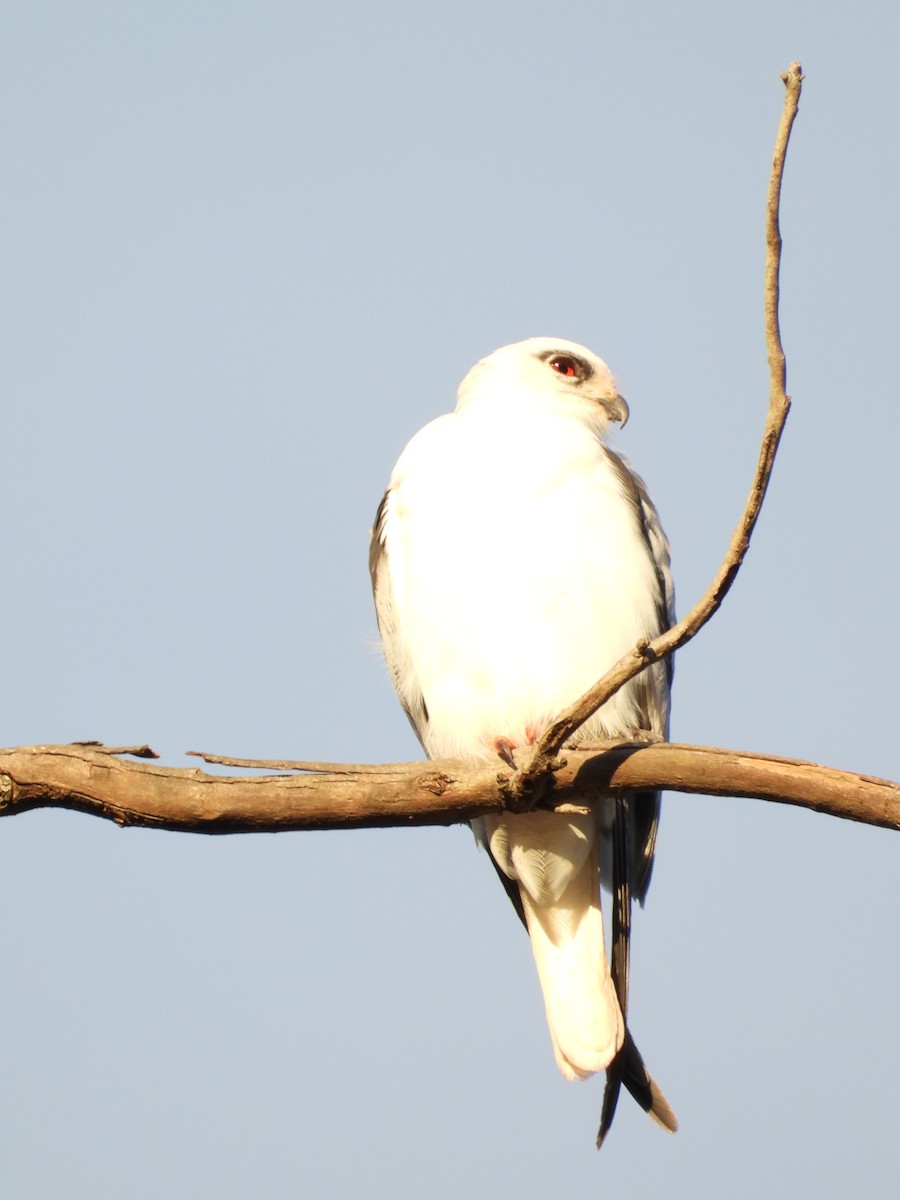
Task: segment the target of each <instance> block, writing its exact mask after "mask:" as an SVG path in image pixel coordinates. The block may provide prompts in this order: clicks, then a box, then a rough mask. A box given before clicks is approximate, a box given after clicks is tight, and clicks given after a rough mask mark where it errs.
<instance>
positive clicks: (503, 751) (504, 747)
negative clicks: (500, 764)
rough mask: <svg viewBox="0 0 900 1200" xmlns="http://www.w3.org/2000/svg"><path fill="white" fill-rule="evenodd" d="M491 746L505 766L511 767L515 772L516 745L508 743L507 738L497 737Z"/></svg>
mask: <svg viewBox="0 0 900 1200" xmlns="http://www.w3.org/2000/svg"><path fill="white" fill-rule="evenodd" d="M491 744H492V745H493V747H494V750H495V751H496V752H497V754H498V755H499V756H500V758H502V759H503V761H504V762H505V763H506V765H507V766H508V767H512V769H513V770H514V771H515V770H516V759H515V749H516V743H515V742H512V741H510V740H509V738H507V737H497V738H494V740H493V742H492V743H491Z"/></svg>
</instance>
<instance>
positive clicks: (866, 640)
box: [0, 0, 900, 1200]
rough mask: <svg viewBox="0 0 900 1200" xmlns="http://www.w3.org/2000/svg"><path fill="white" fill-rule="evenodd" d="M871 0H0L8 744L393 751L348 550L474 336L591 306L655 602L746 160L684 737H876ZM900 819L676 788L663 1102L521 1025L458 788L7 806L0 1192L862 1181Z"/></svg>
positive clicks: (664, 980)
mask: <svg viewBox="0 0 900 1200" xmlns="http://www.w3.org/2000/svg"><path fill="white" fill-rule="evenodd" d="M898 48H900V9H898V7H897V5H896V4H895V3H894V2H893V0H884V2H883V3H865V2H864V3H854V4H849V3H848V4H839V3H832V4H822V3H818V2H817V3H813V2H810V3H791V2H790V0H778V2H775V0H756V2H755V3H753V4H752V5H751V4H727V3H717V4H716V3H690V2H689V3H681V4H677V5H675V4H666V3H662V2H661V0H657V2H655V3H635V4H632V5H630V6H623V5H621V4H606V3H599V2H597V3H559V2H556V3H549V2H543V3H533V2H527V0H526V2H522V3H512V2H507V3H499V2H496V0H480V2H479V3H477V4H476V3H471V2H470V0H461V2H458V3H456V4H455V5H453V6H452V7H451V6H437V5H427V4H422V3H418V4H414V3H400V2H395V3H384V4H376V3H370V4H366V3H362V2H361V0H360V2H358V3H354V4H350V3H340V2H338V3H330V4H328V5H324V4H315V5H314V4H307V3H293V4H288V3H284V4H276V3H268V2H265V0H263V2H258V0H257V2H254V3H187V4H175V3H170V2H165V0H155V2H154V3H152V4H150V3H71V4H48V3H43V2H40V0H28V2H20V3H17V2H15V0H4V2H3V3H2V4H0V95H2V108H3V122H2V146H0V172H2V185H0V238H2V251H3V268H2V277H3V289H2V304H3V312H2V316H0V327H2V338H3V347H2V354H0V391H2V403H3V425H2V429H3V447H2V464H3V465H2V470H0V513H2V521H0V557H2V562H3V573H4V579H5V586H4V589H3V591H4V602H3V604H4V614H5V615H4V629H5V635H4V637H3V647H2V663H3V675H4V687H3V697H2V701H0V713H2V734H0V742H2V743H3V744H6V745H10V746H12V745H27V744H32V743H40V742H48V743H49V742H63V741H70V740H72V739H77V738H99V739H102V740H104V741H106V742H108V743H111V744H116V743H131V742H138V741H149V742H150V743H151V744H152V745H153V746H154V747H155V748H156V749H157V750H158V751H160V753H161V754H162V756H163V762H165V763H168V764H171V765H186V764H187V763H188V762H189V760H186V759H184V758H183V757H182V752H183V751H184V750H186V749H189V748H200V749H207V750H212V751H217V752H220V753H228V754H236V755H250V756H257V757H262V756H289V757H301V758H326V759H327V758H331V759H343V760H347V761H390V760H398V759H408V758H413V757H418V756H419V753H420V752H419V749H418V746H417V744H416V742H415V741H414V739H413V736H412V733H411V731H410V730H409V727H408V725H407V723H406V720H405V718H404V716H403V714H402V712H401V711H400V708H399V706H398V705H397V704H396V702H395V700H394V698H393V695H392V693H391V690H390V686H389V683H388V680H387V677H386V673H385V671H384V668H383V665H382V664H381V661H380V659H379V655H378V653H377V650H376V648H375V647H376V635H375V623H374V619H373V615H372V609H371V599H370V595H369V584H368V575H367V570H366V553H367V543H368V531H369V527H370V523H371V520H372V517H373V514H374V510H375V506H376V504H377V502H378V500H379V498H380V496H381V493H382V490H383V488H384V486H385V483H386V481H387V478H388V475H389V473H390V469H391V466H392V464H393V462H394V461H395V459H396V457H397V455H398V454H399V452H400V450H401V449H402V447H403V445H404V444H405V442H406V441H407V440H408V438H409V437H410V436H411V435H412V434H413V433H414V432H415V431H416V430H417V429H418V428H419V427H420V426H421V425H422V424H424V423H425V422H426V421H427V420H429V419H430V418H432V417H433V416H436V415H437V414H439V413H441V412H444V411H446V410H448V409H449V408H451V407H452V405H453V403H454V396H455V390H456V386H457V384H458V382H459V380H460V379H461V377H462V376H463V375H464V374H465V372H466V370H467V369H468V368H469V366H471V364H472V363H474V362H475V360H476V359H478V358H479V357H481V356H482V355H483V354H485V353H488V352H489V351H491V350H492V349H494V348H495V347H497V346H499V345H502V344H504V343H506V342H509V341H514V340H518V339H519V338H523V337H528V336H531V335H534V334H558V335H560V336H565V337H570V338H574V339H576V340H579V341H583V342H585V343H587V344H588V345H589V346H590V347H591V348H592V349H594V350H596V351H597V352H598V353H599V354H601V355H602V356H603V357H604V358H606V360H607V361H608V362H609V363H610V365H611V366H612V368H613V370H614V371H615V372H616V374H617V378H618V380H619V383H620V386H621V389H622V391H623V392H624V394H625V395H627V397H628V399H629V402H630V404H631V409H632V419H631V422H630V423H629V426H628V428H627V430H626V431H625V432H624V434H623V435H622V436H621V438H620V439H619V440H618V445H619V448H620V449H622V450H623V451H624V452H625V453H626V454H627V455H628V456H629V457H630V458H631V460H632V461H633V463H634V464H635V466H636V467H637V468H638V470H640V472H641V473H642V474H643V475H644V476H645V477H646V479H647V480H648V481H649V484H650V487H651V491H652V494H653V496H654V498H655V499H656V502H657V504H658V506H659V508H660V510H661V513H662V515H663V518H664V521H665V524H666V527H667V529H668V532H669V535H670V537H671V541H672V545H673V550H674V559H675V569H676V578H677V583H678V593H679V599H680V609H681V611H684V610H685V609H686V608H687V607H688V606H689V605H690V604H691V603H693V601H694V600H695V599H696V598H697V596H698V595H699V593H700V592H701V591H702V589H703V588H704V586H705V585H706V583H707V581H708V579H709V577H710V576H711V574H712V572H713V570H714V569H715V567H716V565H717V564H718V562H719V560H720V558H721V555H722V553H723V551H724V548H725V545H726V542H727V538H728V536H729V534H730V532H731V529H732V528H733V526H734V524H735V523H736V521H737V518H738V514H739V512H740V509H741V506H742V504H743V501H744V498H745V495H746V492H747V489H748V486H749V482H750V478H751V473H752V468H753V465H754V462H755V459H756V454H757V447H758V440H759V435H760V432H761V429H762V422H763V419H764V414H765V408H766V403H767V394H768V376H767V367H766V358H765V349H764V344H763V335H762V319H761V297H762V270H763V251H764V247H763V236H762V233H763V224H762V222H763V202H764V196H765V188H766V183H767V178H768V170H769V163H770V156H771V147H772V143H773V140H774V135H775V129H776V124H777V121H778V116H779V113H780V111H781V105H782V98H783V88H782V84H781V82H780V79H779V75H780V73H781V71H783V70H784V69H785V68H786V67H787V66H788V64H789V63H790V61H791V60H792V59H794V58H799V59H800V60H801V61H802V63H803V67H804V69H805V71H806V73H807V81H806V85H805V90H804V94H803V100H802V105H801V112H800V117H799V120H798V123H797V125H796V127H795V135H794V142H793V144H792V147H791V152H790V157H789V162H788V167H787V173H786V185H785V187H786V190H785V197H784V204H783V233H784V237H785V254H784V272H783V295H782V316H783V332H784V338H785V345H786V349H787V352H788V359H789V390H790V392H791V393H792V395H793V397H794V410H793V412H792V415H791V418H790V422H789V425H788V429H787V433H786V436H785V439H784V442H783V445H782V449H781V452H780V455H779V459H778V462H777V465H776V472H775V478H774V481H773V484H772V488H771V492H770V496H769V499H768V501H767V504H766V508H765V510H764V513H763V516H762V520H761V522H760V525H759V528H758V531H757V534H756V537H755V540H754V543H753V547H752V549H751V553H750V556H749V559H748V561H747V564H746V567H745V570H744V572H743V573H742V575H741V577H740V579H739V581H738V584H737V586H736V588H735V590H734V591H733V593H732V595H731V596H730V597H729V599H728V601H727V603H726V606H725V608H724V610H723V611H722V612H721V613H720V614H719V616H718V617H717V618H716V619H715V621H714V623H713V625H712V626H711V627H710V628H708V629H707V630H706V631H705V632H704V633H703V634H702V636H701V638H700V639H699V640H698V641H696V642H695V643H693V644H692V645H691V646H690V647H689V648H687V649H686V650H685V651H684V652H683V653H682V654H681V655H680V656H679V658H678V670H677V678H676V688H675V696H674V719H673V736H674V737H675V738H676V739H678V740H683V741H692V742H701V743H708V744H714V745H715V744H718V745H725V746H731V747H739V748H745V749H753V750H759V751H768V752H771V753H774V754H785V755H794V756H797V757H801V758H807V759H813V760H816V761H820V762H825V763H829V764H832V765H835V766H841V767H846V768H851V769H857V770H862V771H866V772H869V773H872V774H877V775H887V776H891V777H897V776H898V774H900V754H898V750H897V733H896V727H897V698H896V679H897V676H898V671H900V654H898V640H897V608H896V598H895V597H896V570H897V543H896V524H897V507H898V497H900V489H898V473H897V468H896V439H897V417H896V413H897V395H898V384H897V377H898V370H897V359H896V342H897V315H898V275H900V273H898V261H900V253H898V238H897V229H898V195H900V169H898V153H897V144H898V143H897V138H898V125H900V74H898V71H897V56H898ZM898 851H900V841H898V839H897V837H896V836H895V835H891V834H889V833H887V832H884V831H879V830H874V829H868V828H865V827H862V826H854V825H851V824H848V823H842V822H839V821H836V820H833V819H830V818H828V817H824V816H818V815H814V814H811V813H807V812H802V811H796V810H790V809H787V808H784V807H781V806H776V805H765V804H762V803H758V802H753V801H747V800H713V799H706V798H700V797H679V796H670V797H669V798H668V799H667V800H666V801H665V802H664V808H663V824H662V829H661V838H660V847H659V856H658V860H657V869H656V874H655V876H654V882H653V887H652V889H651V892H650V897H649V903H648V906H647V909H646V911H644V912H642V913H640V914H638V916H637V918H636V922H635V924H636V929H635V945H634V974H633V983H632V996H633V1002H632V1025H633V1028H634V1030H635V1034H636V1037H637V1040H638V1042H639V1044H640V1046H641V1047H642V1049H643V1051H644V1053H645V1055H646V1057H647V1060H648V1063H649V1065H650V1067H651V1069H652V1071H653V1072H654V1074H655V1076H656V1077H657V1079H658V1080H659V1081H660V1083H661V1084H662V1086H663V1088H664V1089H665V1091H666V1093H667V1094H668V1096H669V1098H670V1099H671V1101H672V1103H673V1105H674V1107H675V1109H676V1111H677V1113H678V1116H679V1118H680V1120H681V1131H680V1132H679V1133H678V1135H677V1136H676V1137H674V1138H673V1137H667V1136H666V1135H664V1134H663V1133H661V1132H659V1131H658V1130H657V1129H656V1128H655V1127H654V1126H653V1124H652V1123H651V1122H650V1121H648V1119H647V1118H646V1117H645V1116H644V1115H643V1114H642V1113H640V1112H639V1110H638V1109H637V1108H636V1107H635V1106H634V1105H633V1104H632V1103H631V1102H630V1101H629V1100H628V1099H627V1097H626V1098H623V1100H622V1102H621V1104H620V1108H619V1114H618V1117H617V1120H616V1126H615V1128H614V1130H613V1133H612V1135H611V1137H610V1140H609V1142H608V1144H607V1146H606V1147H605V1148H604V1150H603V1151H602V1153H601V1154H599V1155H598V1154H597V1153H596V1152H595V1150H594V1149H593V1139H594V1134H595V1131H596V1125H597V1119H598V1114H599V1107H600V1097H601V1092H602V1081H601V1080H593V1081H591V1082H589V1083H586V1084H581V1085H577V1086H575V1085H571V1084H567V1083H565V1081H564V1080H563V1079H562V1078H561V1076H560V1075H559V1074H558V1072H557V1069H556V1067H555V1065H554V1062H553V1056H552V1053H551V1049H550V1043H549V1038H548V1035H547V1032H546V1028H545V1023H544V1016H543V1011H542V1005H541V1000H540V996H539V992H538V986H537V982H536V978H535V973H534V969H533V966H532V963H531V958H530V953H529V950H528V945H527V941H526V939H525V937H524V935H523V933H522V931H521V929H520V928H519V927H518V922H517V920H516V918H515V915H514V913H513V911H512V909H511V907H510V906H509V904H508V902H507V900H506V898H505V896H504V895H503V892H502V889H501V888H500V887H499V884H498V883H497V881H496V879H495V878H494V875H493V872H492V870H491V869H490V866H489V864H488V862H487V859H486V858H485V856H484V855H483V854H479V853H478V852H477V851H476V849H475V847H474V844H473V840H472V838H471V835H470V834H469V832H468V830H467V829H465V828H460V829H419V830H415V829H413V830H408V831H380V830H376V831H371V832H352V833H351V832H339V833H333V834H299V833H298V834H288V835H279V836H243V837H232V838H218V839H216V838H210V839H206V838H202V837H198V836H187V835H179V834H172V833H154V832H148V831H140V830H129V831H125V832H123V831H121V830H119V829H117V828H116V827H115V826H113V825H111V824H106V823H104V822H102V821H99V820H96V819H93V818H89V817H86V816H82V815H77V814H71V813H64V812H45V813H34V814H28V815H25V816H20V817H16V818H13V819H11V820H7V821H4V822H3V823H2V825H0V952H2V956H3V961H4V967H5V979H4V982H3V987H2V992H0V1102H2V1111H3V1117H2V1120H0V1192H2V1195H3V1196H4V1197H9V1198H10V1200H38V1198H42V1200H43V1198H53V1200H56V1198H65V1200H68V1198H73V1200H81V1198H85V1200H87V1198H90V1200H107V1198H109V1200H112V1198H116V1200H120V1198H122V1197H128V1198H135V1200H149V1198H154V1200H156V1198H158V1197H166V1198H175V1200H178V1198H181V1197H209V1196H215V1197H222V1198H228V1200H230V1198H239V1197H272V1198H273V1200H274V1198H278V1200H280V1198H290V1197H300V1196H303V1197H306V1196H314V1197H350V1196H354V1197H355V1196H373V1197H403V1198H406V1197H409V1198H418V1197H422V1196H427V1197H440V1198H444V1197H470V1196H476V1197H480V1196H488V1197H497V1198H500V1200H504V1198H506V1197H516V1198H520V1200H521V1198H529V1197H541V1198H544V1197H547V1196H551V1195H553V1196H567V1197H569V1196H571V1197H582V1196H583V1197H604V1196H605V1197H614V1196H615V1197H622V1196H628V1197H654V1198H658V1197H667V1198H668V1197H676V1198H677V1197H692V1198H693V1197H698V1196H710V1197H721V1196H728V1197H736V1198H739V1200H743V1198H745V1197H746V1198H750V1197H754V1198H755V1197H760V1196H764V1197H782V1196H784V1197H788V1196H790V1197H795V1196H802V1197H845V1196H849V1195H853V1196H866V1197H894V1196H895V1195H896V1194H897V1190H898V1177H900V1138H898V1125H897V1087H898V1083H897V1080H898V1075H900V1037H898V1022H897V1012H898V1007H900V956H898V951H897V922H898V910H900V903H898V902H900V877H898V865H900V860H898Z"/></svg>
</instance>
